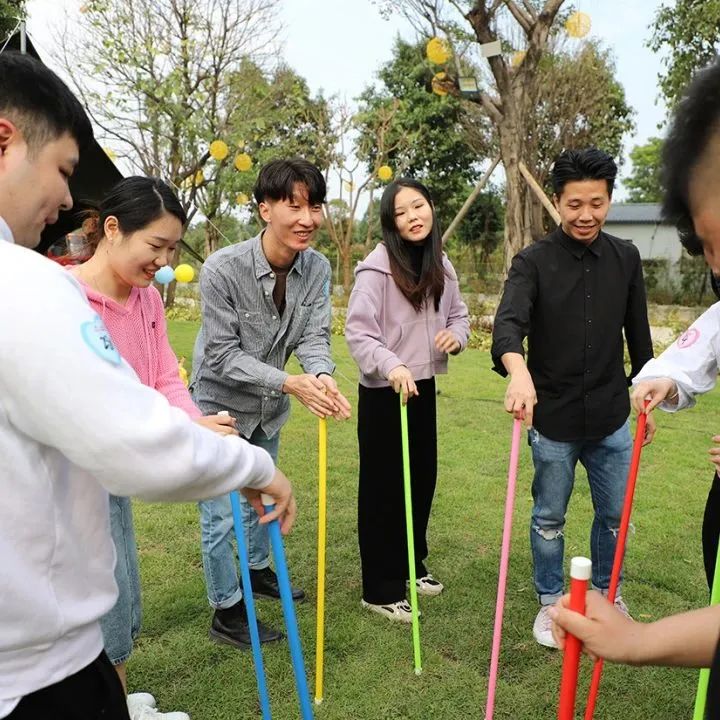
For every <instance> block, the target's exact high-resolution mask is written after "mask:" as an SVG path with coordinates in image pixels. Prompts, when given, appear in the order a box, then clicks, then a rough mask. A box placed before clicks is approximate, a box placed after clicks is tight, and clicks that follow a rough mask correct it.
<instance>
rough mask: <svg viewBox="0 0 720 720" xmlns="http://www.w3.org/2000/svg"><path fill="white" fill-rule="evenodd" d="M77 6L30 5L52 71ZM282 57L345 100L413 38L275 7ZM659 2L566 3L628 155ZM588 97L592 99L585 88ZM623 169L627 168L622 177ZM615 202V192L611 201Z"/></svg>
mask: <svg viewBox="0 0 720 720" xmlns="http://www.w3.org/2000/svg"><path fill="white" fill-rule="evenodd" d="M82 2H83V0H29V2H28V10H29V20H28V32H29V33H30V36H31V38H32V39H33V42H35V44H36V46H37V48H38V51H39V52H40V54H41V57H42V58H43V60H44V61H45V62H47V63H48V64H49V65H50V66H51V67H54V69H56V70H59V68H57V67H55V66H54V64H53V62H52V57H51V54H52V47H53V39H52V37H53V36H52V30H53V28H57V27H59V26H61V24H62V22H63V17H64V13H67V14H68V16H69V17H70V18H72V16H73V15H74V14H76V13H77V12H78V10H79V8H80V6H81V5H82ZM281 2H282V6H283V12H282V14H281V21H282V23H283V25H284V28H285V29H284V31H283V34H282V36H283V56H284V58H285V59H286V61H287V62H288V64H289V65H290V66H292V67H293V68H294V69H295V70H296V71H297V72H298V73H299V74H300V75H302V76H303V77H305V78H306V80H307V81H308V84H309V86H310V88H311V90H312V91H315V92H316V91H319V90H321V89H322V90H323V91H324V93H325V94H326V95H328V96H329V95H335V94H337V95H339V96H340V97H344V98H346V99H347V100H349V101H351V100H352V99H353V98H354V97H356V96H357V95H358V94H359V93H360V92H362V90H363V89H364V88H365V87H366V86H367V85H368V84H371V83H373V82H374V81H375V74H376V72H377V70H378V69H379V67H380V66H381V65H382V64H383V63H385V62H387V61H388V60H389V59H390V57H391V52H392V45H393V40H394V38H395V37H396V36H397V35H398V34H399V35H401V36H402V37H404V38H406V39H410V40H412V39H414V37H415V31H414V30H413V28H412V27H410V26H409V24H408V23H407V22H406V21H404V20H403V18H401V17H400V16H399V15H395V16H393V17H392V18H391V19H390V20H384V19H383V18H382V17H381V16H380V13H379V11H378V9H377V7H376V6H375V5H373V4H372V2H371V0H281ZM661 4H662V2H661V0H576V1H575V2H567V3H566V6H564V7H567V8H575V9H577V10H580V11H582V12H584V13H587V14H588V15H590V18H591V20H592V30H591V36H593V37H596V38H599V39H600V40H601V41H602V42H603V44H604V45H606V46H607V47H609V48H611V49H612V51H613V53H614V55H615V59H616V64H617V77H618V79H619V81H620V83H621V84H622V85H623V86H624V88H625V93H626V98H627V101H628V102H629V104H630V105H631V106H632V107H633V108H634V109H635V111H636V115H635V123H636V131H635V133H634V134H632V135H629V136H626V138H625V147H626V154H627V152H628V151H629V150H630V149H631V148H632V147H633V146H634V145H637V144H642V143H644V142H646V141H647V139H648V138H649V137H652V136H653V135H657V134H658V133H659V131H658V124H659V123H662V122H663V121H664V119H665V110H664V107H663V106H662V104H658V103H659V101H658V100H657V95H658V89H657V75H658V72H659V71H660V70H661V62H660V58H658V57H657V56H656V55H654V54H653V53H652V52H651V51H650V50H648V49H647V48H645V47H644V42H645V41H646V40H647V38H648V37H649V35H650V30H649V29H648V28H649V26H650V24H651V23H652V19H653V16H654V14H655V11H656V9H657V8H658V7H659V6H660V5H661ZM587 92H592V88H591V87H588V88H587ZM629 170H630V165H629V162H628V163H626V165H625V167H624V168H623V170H622V174H627V173H628V172H629ZM617 198H618V199H621V198H622V191H621V193H619V194H618V196H617Z"/></svg>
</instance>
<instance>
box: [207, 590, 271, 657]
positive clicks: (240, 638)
mask: <svg viewBox="0 0 720 720" xmlns="http://www.w3.org/2000/svg"><path fill="white" fill-rule="evenodd" d="M257 625H258V635H259V636H260V642H261V643H267V642H274V641H276V640H282V639H283V637H285V636H284V635H283V634H282V633H281V632H280V631H279V630H273V629H272V628H269V627H268V626H267V625H263V624H262V623H261V622H260V621H259V620H258V624H257ZM210 638H211V639H212V640H214V641H215V642H219V643H226V644H227V645H234V646H235V647H239V648H242V649H243V650H244V649H246V648H249V647H250V646H251V641H250V628H249V626H248V620H247V610H246V609H245V603H244V602H243V601H242V600H241V601H240V602H239V603H236V604H235V605H233V606H232V607H229V608H227V609H226V610H220V609H218V610H215V613H214V614H213V619H212V625H211V626H210Z"/></svg>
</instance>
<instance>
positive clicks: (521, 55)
mask: <svg viewBox="0 0 720 720" xmlns="http://www.w3.org/2000/svg"><path fill="white" fill-rule="evenodd" d="M525 55H526V52H525V50H517V51H516V52H514V53H513V54H512V58H511V59H510V64H511V65H512V66H513V67H514V68H519V67H520V66H521V65H522V61H523V60H524V59H525Z"/></svg>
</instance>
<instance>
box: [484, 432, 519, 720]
mask: <svg viewBox="0 0 720 720" xmlns="http://www.w3.org/2000/svg"><path fill="white" fill-rule="evenodd" d="M521 431H522V420H518V419H515V421H514V422H513V430H512V442H511V444H510V464H509V467H508V486H507V494H506V495H505V521H504V523H503V536H502V547H501V550H500V576H499V578H498V589H497V599H496V601H495V627H494V629H493V641H492V652H491V654H490V677H489V679H488V694H487V704H486V705H485V720H492V718H493V713H494V711H495V689H496V687H497V676H498V664H499V661H500V639H501V636H502V625H503V612H504V610H505V588H506V586H507V574H508V564H509V563H510V537H511V535H512V521H513V508H514V506H515V485H516V483H517V469H518V455H519V453H520V433H521Z"/></svg>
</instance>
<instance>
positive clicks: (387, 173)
mask: <svg viewBox="0 0 720 720" xmlns="http://www.w3.org/2000/svg"><path fill="white" fill-rule="evenodd" d="M377 176H378V177H379V178H380V179H381V180H382V181H383V182H387V181H388V180H390V179H391V178H392V176H393V171H392V168H391V167H390V166H389V165H381V166H380V167H379V168H378V171H377Z"/></svg>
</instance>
